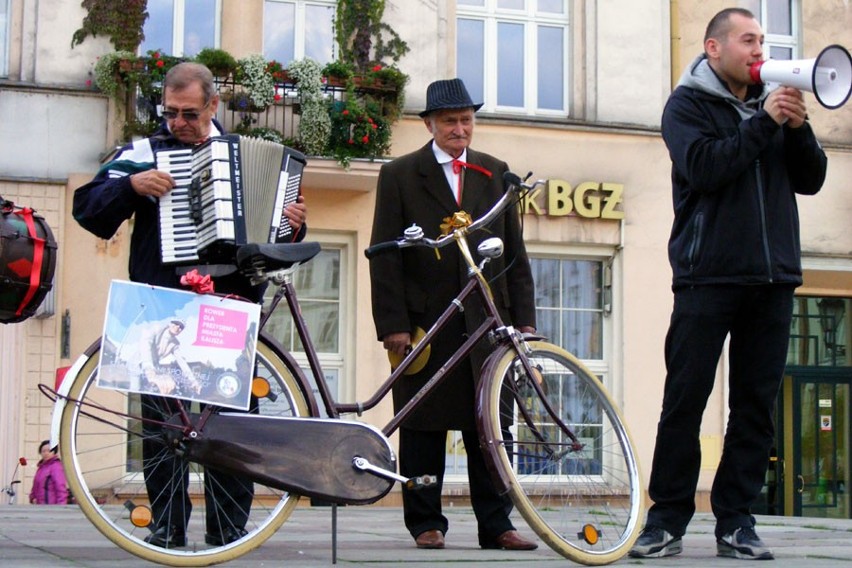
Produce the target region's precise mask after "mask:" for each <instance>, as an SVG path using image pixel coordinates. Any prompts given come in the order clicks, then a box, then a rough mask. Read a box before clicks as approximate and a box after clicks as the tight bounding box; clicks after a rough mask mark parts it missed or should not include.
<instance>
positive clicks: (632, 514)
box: [479, 342, 643, 565]
mask: <svg viewBox="0 0 852 568" xmlns="http://www.w3.org/2000/svg"><path fill="white" fill-rule="evenodd" d="M528 345H529V347H530V348H531V349H532V350H531V352H530V353H529V354H528V359H529V362H530V364H531V366H532V368H533V372H532V375H533V376H532V377H530V376H528V373H527V372H526V371H525V370H524V366H523V364H522V361H521V359H520V358H519V356H518V354H517V353H516V352H515V351H514V350H513V349H507V350H506V352H505V353H504V354H503V355H502V356H501V357H499V358H498V359H496V361H495V362H494V363H493V364H491V365H489V367H488V368H487V369H486V373H487V375H486V376H485V382H483V384H482V385H481V387H480V393H479V405H480V410H481V412H480V413H479V415H480V433H481V434H480V435H481V437H482V439H483V442H484V446H485V448H486V455H487V456H488V457H487V459H490V460H491V461H492V464H493V465H494V466H495V471H497V472H498V473H499V475H500V476H501V477H502V479H503V483H504V485H507V486H508V489H509V493H510V495H511V498H512V501H513V502H514V503H515V506H516V507H517V509H518V511H519V512H520V514H521V516H523V518H524V519H525V520H526V521H527V523H528V524H529V526H530V528H532V530H533V531H534V532H535V533H536V534H538V536H539V537H541V539H542V540H543V541H544V542H546V543H547V544H548V545H549V546H550V547H551V548H552V549H553V550H555V551H556V552H558V553H559V554H561V555H562V556H564V557H566V558H569V559H570V560H573V561H575V562H579V563H581V564H587V565H600V564H608V563H610V562H614V561H616V560H618V559H619V558H621V557H622V556H624V555H625V554H626V553H627V551H628V550H629V549H630V547H631V546H632V545H633V542H634V541H635V540H636V537H637V536H638V533H639V528H640V520H641V518H642V514H643V494H642V490H641V486H640V475H639V467H638V464H637V461H636V457H635V455H634V453H633V445H632V443H631V441H630V435H629V433H628V431H627V428H626V427H625V425H624V420H623V418H622V416H621V413H620V412H619V410H618V408H617V407H616V406H615V404H614V403H613V402H612V399H611V398H610V396H609V394H608V393H607V391H606V389H605V388H604V386H603V385H602V384H601V382H600V380H599V379H598V378H597V377H595V376H594V375H593V374H592V373H591V372H590V371H589V370H588V369H586V368H585V367H584V366H583V365H582V363H580V361H578V360H577V359H576V358H575V357H574V356H573V355H571V354H570V353H568V352H567V351H565V350H563V349H560V348H559V347H556V346H554V345H551V344H549V343H545V342H528Z"/></svg>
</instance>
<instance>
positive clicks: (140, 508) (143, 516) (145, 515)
mask: <svg viewBox="0 0 852 568" xmlns="http://www.w3.org/2000/svg"><path fill="white" fill-rule="evenodd" d="M153 517H154V516H153V515H152V514H151V509H149V508H148V507H146V506H145V505H137V506H136V507H133V508H132V509H131V510H130V522H131V523H133V526H134V527H139V528H144V527H147V526H149V525H150V524H151V521H152V520H153Z"/></svg>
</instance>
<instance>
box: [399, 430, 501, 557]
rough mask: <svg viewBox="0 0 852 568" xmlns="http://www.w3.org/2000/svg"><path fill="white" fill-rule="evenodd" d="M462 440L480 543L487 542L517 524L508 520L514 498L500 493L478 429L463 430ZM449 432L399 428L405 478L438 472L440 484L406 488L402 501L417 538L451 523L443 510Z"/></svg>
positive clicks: (410, 529) (402, 471)
mask: <svg viewBox="0 0 852 568" xmlns="http://www.w3.org/2000/svg"><path fill="white" fill-rule="evenodd" d="M462 440H463V441H464V447H465V450H466V452H467V469H468V480H469V483H470V501H471V505H472V506H473V512H474V514H475V515H476V521H477V524H478V527H479V531H478V532H479V544H480V545H488V544H490V543H492V542H493V541H494V540H495V539H496V538H497V537H498V536H500V535H501V534H503V533H504V532H506V531H508V530H512V529H514V528H515V527H514V526H512V522H511V521H510V520H509V514H510V513H511V512H512V500H511V499H510V498H509V496H508V495H498V494H497V491H496V489H495V488H494V484H493V483H492V481H491V475H490V473H489V472H488V469H487V467H486V465H485V459H484V458H483V456H482V450H481V449H480V448H479V437H478V435H477V433H476V431H475V430H463V431H462ZM446 453H447V432H446V431H422V430H410V429H408V428H401V429H400V431H399V469H400V473H401V474H402V475H404V476H406V477H414V476H417V475H424V474H429V475H435V476H436V477H437V478H438V483H437V484H436V485H434V486H432V487H429V488H426V489H420V490H417V491H409V490H408V489H405V488H403V490H402V504H403V514H404V518H405V527H406V528H407V529H408V531H409V532H410V533H411V536H413V537H415V538H416V537H417V535H419V534H420V533H423V532H426V531H428V530H435V529H437V530H439V531H441V532H442V533H445V534H446V532H447V530H448V528H449V523H448V521H447V518H446V517H445V516H444V515H443V513H442V512H441V488H442V487H443V484H444V467H445V465H446V455H447V454H446Z"/></svg>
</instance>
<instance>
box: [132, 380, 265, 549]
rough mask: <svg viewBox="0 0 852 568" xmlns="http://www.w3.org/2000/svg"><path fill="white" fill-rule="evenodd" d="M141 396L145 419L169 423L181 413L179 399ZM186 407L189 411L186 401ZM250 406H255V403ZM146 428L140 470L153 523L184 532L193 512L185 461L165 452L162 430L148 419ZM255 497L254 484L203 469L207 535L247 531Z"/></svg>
mask: <svg viewBox="0 0 852 568" xmlns="http://www.w3.org/2000/svg"><path fill="white" fill-rule="evenodd" d="M141 396H142V416H143V418H147V419H151V420H158V421H165V420H167V419H168V417H169V416H171V415H172V414H173V413H174V412H176V410H177V404H176V401H175V399H170V398H166V397H162V396H155V395H141ZM184 406H185V407H186V408H189V406H188V402H187V401H185V402H184ZM252 406H253V407H254V406H256V401H255V400H254V399H252ZM142 429H143V434H144V437H143V441H142V469H143V472H144V475H145V488H146V490H147V492H148V499H149V500H150V502H151V512H152V513H153V517H154V519H153V522H154V525H155V526H158V527H159V526H163V525H167V524H168V525H172V526H175V527H177V528H178V529H185V528H186V526H187V523H188V522H189V516H190V513H191V512H192V502H191V501H190V498H189V490H188V489H189V470H188V468H186V462H184V461H182V460H179V459H177V458H176V457H175V455H174V454H173V453H172V451H171V450H169V449H167V448H166V446H165V444H164V441H163V437H162V433H163V428H162V427H161V426H158V425H156V424H152V423H150V422H148V421H147V420H146V421H145V422H144V423H143V426H142ZM253 498H254V484H253V483H252V482H251V481H249V480H244V479H240V478H238V477H235V476H233V475H230V474H227V473H223V472H221V471H216V470H214V469H210V468H205V470H204V501H205V509H206V519H205V520H206V527H207V532H208V533H210V534H213V535H217V536H221V534H222V531H223V530H224V529H226V528H231V527H233V528H244V527H245V525H246V522H247V521H248V515H249V510H250V509H251V503H252V499H253Z"/></svg>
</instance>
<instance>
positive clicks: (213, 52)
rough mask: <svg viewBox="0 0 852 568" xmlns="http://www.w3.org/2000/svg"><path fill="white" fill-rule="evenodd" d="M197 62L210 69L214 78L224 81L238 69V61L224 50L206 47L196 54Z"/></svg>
mask: <svg viewBox="0 0 852 568" xmlns="http://www.w3.org/2000/svg"><path fill="white" fill-rule="evenodd" d="M195 61H196V62H197V63H201V64H202V65H204V66H206V67H207V68H208V69H210V72H211V73H213V76H214V77H220V78H223V79H224V78H226V77H228V75H230V74H231V73H233V72H234V71H235V70H236V69H237V60H236V59H234V56H233V55H231V54H230V53H228V52H227V51H225V50H224V49H218V48H213V47H205V48H204V49H202V50H201V51H199V52H198V53H196V54H195Z"/></svg>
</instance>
